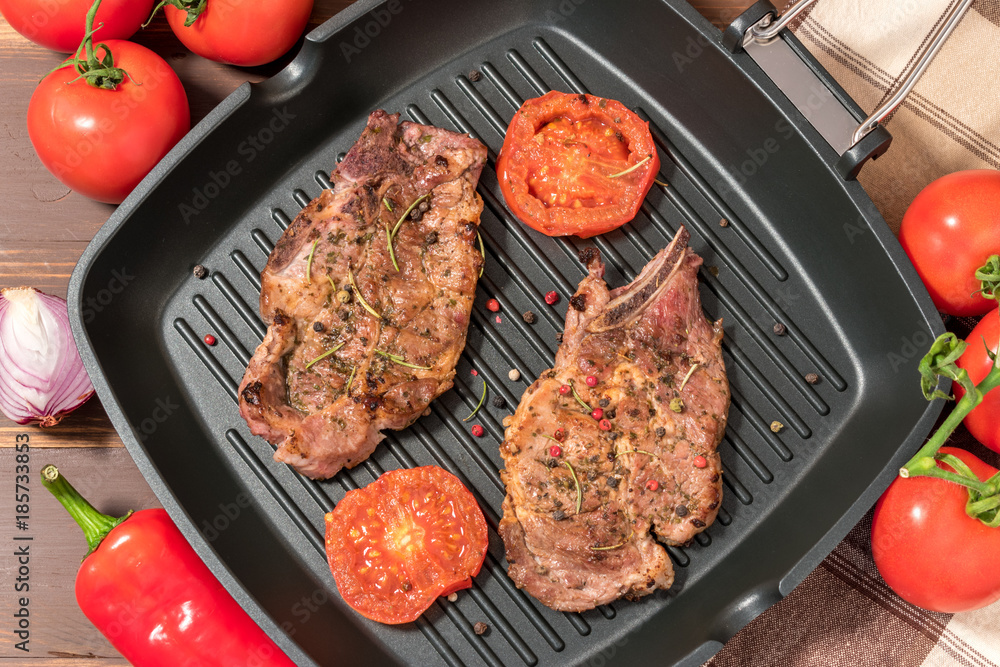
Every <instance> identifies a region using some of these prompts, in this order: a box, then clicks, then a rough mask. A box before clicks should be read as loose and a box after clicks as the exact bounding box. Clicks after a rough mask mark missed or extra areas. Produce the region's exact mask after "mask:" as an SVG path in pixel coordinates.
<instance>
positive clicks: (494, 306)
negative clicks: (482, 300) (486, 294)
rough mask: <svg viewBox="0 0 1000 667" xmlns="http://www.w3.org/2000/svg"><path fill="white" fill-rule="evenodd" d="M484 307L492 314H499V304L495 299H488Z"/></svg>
mask: <svg viewBox="0 0 1000 667" xmlns="http://www.w3.org/2000/svg"><path fill="white" fill-rule="evenodd" d="M486 307H487V308H489V309H490V311H491V312H494V313H499V312H500V302H499V301H497V300H496V299H490V300H489V301H487V302H486Z"/></svg>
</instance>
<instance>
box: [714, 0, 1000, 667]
mask: <svg viewBox="0 0 1000 667" xmlns="http://www.w3.org/2000/svg"><path fill="white" fill-rule="evenodd" d="M957 2H958V0H818V1H817V2H816V4H815V5H813V7H812V8H810V10H808V12H807V13H805V15H804V17H801V18H800V19H798V20H797V21H796V22H795V23H793V25H792V29H793V30H794V32H795V34H796V35H797V36H798V38H799V39H800V40H801V41H802V42H803V44H804V45H805V46H806V48H808V49H809V50H810V52H812V54H813V55H814V56H815V57H816V59H817V60H819V62H820V63H821V64H822V65H823V66H824V67H825V68H826V69H827V71H829V72H830V73H831V74H832V75H833V76H834V78H836V79H837V81H838V82H839V83H840V84H841V85H842V86H843V87H844V89H845V90H846V91H847V92H848V93H849V94H850V95H851V97H853V98H854V100H855V101H857V102H858V104H859V105H860V106H861V107H862V109H864V110H865V111H871V110H873V109H875V108H876V107H877V106H879V105H880V104H881V103H882V102H883V101H884V100H885V99H886V97H887V95H888V93H889V91H891V90H892V89H893V88H894V87H895V84H896V82H897V81H898V80H899V79H900V78H901V77H903V76H904V75H905V74H906V73H907V72H908V70H909V68H910V67H911V66H912V65H913V63H914V60H915V57H914V54H915V53H916V52H917V51H918V50H919V48H920V46H921V45H922V44H924V43H925V41H926V39H927V36H928V34H929V33H930V32H931V31H932V30H933V28H934V26H935V25H936V24H937V22H938V21H939V20H940V19H941V17H942V16H943V15H944V14H945V13H946V11H947V10H948V9H949V7H950V6H951V5H953V4H955V3H957ZM775 4H777V3H775ZM886 125H887V127H888V129H889V131H890V132H891V133H892V135H893V143H892V147H891V148H890V149H889V152H888V153H886V154H885V155H883V156H882V157H880V158H879V159H878V160H876V161H874V162H870V163H869V164H867V165H866V166H865V167H864V169H863V170H862V171H861V175H860V177H859V179H858V180H859V181H860V182H861V184H862V185H863V186H864V187H865V190H866V191H867V192H868V194H869V195H870V196H871V198H872V200H873V201H874V202H875V204H876V205H877V206H878V208H879V210H880V211H881V212H882V215H883V217H885V219H886V221H887V222H888V224H889V226H890V227H891V228H892V229H893V231H898V230H899V223H900V221H901V220H902V218H903V213H904V212H905V211H906V207H907V206H908V205H909V203H910V202H911V201H912V200H913V198H914V197H915V196H916V195H917V193H918V192H919V191H920V190H921V188H923V187H924V186H925V185H927V184H928V183H930V182H931V181H933V180H934V179H936V178H938V177H940V176H943V175H945V174H948V173H951V172H953V171H959V170H962V169H983V168H993V169H1000V0H979V1H978V2H975V3H974V4H973V5H972V8H971V9H970V10H969V12H968V13H967V14H966V16H965V18H964V19H963V20H962V22H961V23H960V24H959V26H958V27H957V28H956V30H955V32H953V33H952V35H951V37H950V38H949V40H948V42H947V43H946V44H945V46H944V48H943V49H942V51H941V52H940V53H939V54H938V56H937V57H936V58H935V60H934V61H933V63H932V64H931V65H930V67H929V68H928V70H927V71H926V72H925V73H924V75H923V77H922V78H921V80H920V82H919V83H918V84H917V87H916V88H915V90H914V91H913V92H912V93H911V94H910V96H909V97H908V98H907V100H906V101H905V102H904V103H903V104H902V106H900V107H899V108H898V109H897V110H896V112H895V113H894V114H893V115H892V116H891V117H890V118H889V119H888V122H887V124H886ZM998 215H1000V214H998ZM998 224H1000V218H998ZM973 324H974V321H973V320H969V319H963V320H951V321H948V323H947V325H948V329H949V330H951V331H954V332H955V333H956V334H958V335H959V336H960V337H962V338H965V337H966V336H967V335H968V333H969V331H970V330H971V327H972V326H973ZM914 382H917V379H916V376H915V377H914ZM949 444H952V445H955V446H958V447H964V448H965V449H968V450H970V451H972V452H973V453H975V454H976V455H977V456H979V457H980V458H982V459H983V460H985V461H987V462H988V463H990V464H992V465H994V466H998V467H1000V457H998V456H997V455H996V454H995V453H993V452H991V451H989V450H987V449H985V448H984V447H982V446H981V445H979V444H978V443H977V442H976V441H975V440H974V439H973V438H972V437H971V436H970V435H969V433H968V432H967V431H965V429H964V428H962V427H960V428H959V430H958V431H957V432H956V433H955V435H954V436H952V439H951V441H950V443H949ZM870 532H871V512H869V513H868V515H867V516H866V517H865V518H864V520H863V521H862V522H861V523H859V524H858V525H857V526H856V527H855V528H854V530H852V531H851V533H850V534H849V535H848V537H847V538H846V539H845V540H844V541H843V542H841V543H840V545H838V546H837V548H836V549H835V550H834V551H833V553H832V554H830V556H829V557H827V558H826V560H824V561H823V563H822V564H821V565H820V566H819V567H818V568H816V570H815V571H813V572H812V573H811V574H810V575H809V576H808V577H807V578H806V580H805V581H803V582H802V584H800V585H799V586H798V587H797V588H796V589H795V590H794V591H792V593H791V594H790V595H789V596H788V597H786V598H785V599H783V600H782V601H781V602H779V603H778V604H776V605H775V606H773V607H771V608H770V609H769V610H768V611H766V612H765V613H764V614H762V615H761V616H760V617H758V618H757V619H755V620H754V621H752V622H751V623H750V624H749V625H747V626H746V627H745V628H744V629H743V630H742V631H741V632H739V633H738V634H737V635H736V636H735V637H733V639H732V640H730V641H729V643H727V644H726V646H725V647H724V648H723V649H722V651H720V652H719V654H718V655H716V656H715V658H713V659H712V660H710V661H709V662H708V663H707V665H706V667H771V666H774V667H814V666H816V667H820V666H822V667H883V666H884V667H951V666H953V665H968V666H975V667H988V666H995V667H1000V603H997V604H994V605H992V606H990V607H987V608H985V609H981V610H978V611H973V612H964V613H960V614H954V615H953V614H940V613H934V612H928V611H925V610H923V609H919V608H917V607H914V606H913V605H910V604H908V603H906V602H904V601H903V600H901V599H900V598H899V597H898V596H897V595H895V594H894V593H893V592H892V591H891V590H890V589H889V588H888V587H887V586H886V585H885V583H884V582H883V581H882V579H881V577H879V574H878V570H877V569H876V568H875V563H874V562H873V561H872V556H871V540H870Z"/></svg>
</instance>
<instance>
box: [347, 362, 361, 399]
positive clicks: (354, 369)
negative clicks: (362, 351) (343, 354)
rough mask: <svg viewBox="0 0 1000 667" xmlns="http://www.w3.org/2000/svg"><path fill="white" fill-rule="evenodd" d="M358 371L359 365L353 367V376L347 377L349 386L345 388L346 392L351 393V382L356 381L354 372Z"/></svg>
mask: <svg viewBox="0 0 1000 667" xmlns="http://www.w3.org/2000/svg"><path fill="white" fill-rule="evenodd" d="M357 372H358V367H357V366H355V367H354V368H352V369H351V377H349V378H347V388H346V389H344V391H345V392H346V393H348V394H349V393H351V383H352V382H354V374H355V373H357Z"/></svg>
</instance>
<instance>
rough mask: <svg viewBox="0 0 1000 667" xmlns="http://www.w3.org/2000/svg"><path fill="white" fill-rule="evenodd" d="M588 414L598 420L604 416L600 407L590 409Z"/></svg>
mask: <svg viewBox="0 0 1000 667" xmlns="http://www.w3.org/2000/svg"><path fill="white" fill-rule="evenodd" d="M590 416H591V417H593V418H594V419H596V420H598V421H600V420H601V418H603V417H604V410H603V409H602V408H594V409H593V411H591V413H590Z"/></svg>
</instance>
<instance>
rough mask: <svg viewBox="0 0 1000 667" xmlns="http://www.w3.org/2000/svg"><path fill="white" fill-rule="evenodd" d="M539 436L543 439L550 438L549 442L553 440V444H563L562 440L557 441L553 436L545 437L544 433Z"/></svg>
mask: <svg viewBox="0 0 1000 667" xmlns="http://www.w3.org/2000/svg"><path fill="white" fill-rule="evenodd" d="M538 435H540V436H542V437H543V438H548V439H549V440H551V441H552V442H555V443H558V444H560V445H561V444H562V441H561V440H556V439H555V438H553V437H552V436H551V435H545V434H544V433H539V434H538Z"/></svg>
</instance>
